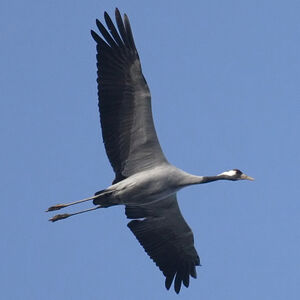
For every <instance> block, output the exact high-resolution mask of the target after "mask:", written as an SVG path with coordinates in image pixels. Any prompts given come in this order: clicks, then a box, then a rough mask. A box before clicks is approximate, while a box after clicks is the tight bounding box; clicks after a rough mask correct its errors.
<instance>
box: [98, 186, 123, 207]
mask: <svg viewBox="0 0 300 300" xmlns="http://www.w3.org/2000/svg"><path fill="white" fill-rule="evenodd" d="M112 194H113V191H107V190H101V191H98V192H96V193H95V196H97V195H99V196H98V197H97V198H95V199H94V200H93V204H94V205H101V206H102V207H109V206H113V205H117V204H118V203H116V202H115V201H114V200H115V199H114V197H112Z"/></svg>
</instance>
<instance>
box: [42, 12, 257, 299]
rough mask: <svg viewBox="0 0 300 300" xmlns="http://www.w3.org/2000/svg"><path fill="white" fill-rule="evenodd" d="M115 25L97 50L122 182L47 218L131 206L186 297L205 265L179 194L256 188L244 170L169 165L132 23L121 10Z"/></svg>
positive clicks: (142, 234)
mask: <svg viewBox="0 0 300 300" xmlns="http://www.w3.org/2000/svg"><path fill="white" fill-rule="evenodd" d="M115 18H116V25H117V27H115V25H114V23H113V22H112V20H111V18H110V17H109V15H108V14H107V13H106V12H105V13H104V19H105V22H106V26H107V28H108V30H107V29H106V28H105V26H104V25H103V24H102V23H101V22H100V21H99V20H96V24H97V27H98V29H99V31H100V33H101V35H102V36H100V35H98V34H97V33H96V32H95V31H93V30H92V31H91V35H92V37H93V39H94V40H95V42H96V45H97V68H98V72H97V74H98V80H97V82H98V98H99V111H100V120H101V128H102V135H103V141H104V145H105V150H106V153H107V156H108V159H109V161H110V163H111V166H112V168H113V170H114V172H115V179H114V181H113V183H112V185H111V186H109V187H108V188H106V189H104V190H101V191H99V192H97V193H95V195H94V196H93V197H90V198H86V199H82V200H80V201H76V202H72V203H67V204H57V205H54V206H51V207H49V208H48V210H47V211H54V210H59V209H61V208H65V207H67V206H70V205H74V204H77V203H82V202H85V201H89V200H93V203H94V205H96V206H95V207H92V208H90V209H86V210H82V211H78V212H75V213H70V214H59V215H56V216H54V217H52V218H51V219H50V221H52V222H55V221H58V220H62V219H65V218H68V217H70V216H73V215H77V214H81V213H84V212H87V211H91V210H96V209H99V208H106V207H110V206H113V205H125V214H126V216H127V218H129V219H133V220H132V221H131V222H129V223H128V227H129V229H130V230H131V231H132V233H133V234H134V235H135V236H136V238H137V240H138V241H139V243H140V244H141V245H142V246H143V247H144V249H145V251H146V252H147V254H148V255H149V256H150V257H151V259H152V260H153V261H154V262H155V263H156V265H157V266H158V267H159V269H160V270H161V271H162V272H163V274H164V276H165V286H166V288H167V289H169V288H170V287H171V285H172V283H173V281H174V289H175V292H176V293H179V291H180V288H181V285H182V283H183V284H184V285H185V286H186V287H188V286H189V279H190V276H191V277H193V278H196V276H197V274H196V266H199V265H200V259H199V256H198V254H197V251H196V249H195V248H194V237H193V233H192V230H191V229H190V227H189V226H188V224H187V223H186V221H185V220H184V218H183V216H182V214H181V212H180V209H179V206H178V203H177V192H178V191H179V190H180V189H182V188H184V187H187V186H190V185H194V184H201V183H207V182H212V181H216V180H232V181H236V180H245V179H247V180H254V179H253V178H252V177H250V176H247V175H245V174H243V173H242V172H241V171H240V170H238V169H233V170H230V171H226V172H223V173H220V174H218V175H215V176H195V175H192V174H189V173H186V172H184V171H182V170H181V169H178V168H176V167H175V166H173V165H172V164H170V163H169V162H168V161H167V159H166V157H165V155H164V153H163V152H162V149H161V146H160V144H159V141H158V138H157V135H156V131H155V128H154V124H153V119H152V110H151V95H150V90H149V88H148V85H147V82H146V80H145V78H144V76H143V73H142V69H141V63H140V59H139V55H138V52H137V50H136V46H135V43H134V39H133V35H132V31H131V27H130V23H129V19H128V17H127V15H126V14H124V18H123V19H122V17H121V15H120V12H119V10H118V9H116V10H115Z"/></svg>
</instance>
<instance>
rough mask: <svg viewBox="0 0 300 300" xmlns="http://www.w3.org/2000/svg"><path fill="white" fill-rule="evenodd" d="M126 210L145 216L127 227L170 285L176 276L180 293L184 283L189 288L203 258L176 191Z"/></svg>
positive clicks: (133, 216) (128, 213) (132, 216)
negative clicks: (179, 204)
mask: <svg viewBox="0 0 300 300" xmlns="http://www.w3.org/2000/svg"><path fill="white" fill-rule="evenodd" d="M125 213H126V216H127V217H128V218H129V219H141V218H142V220H133V221H131V222H129V223H128V225H127V226H128V227H129V228H130V230H131V231H132V232H133V234H134V235H135V236H136V238H137V239H138V241H139V242H140V244H141V245H142V246H143V247H144V249H145V251H146V252H147V254H148V255H149V256H150V257H151V258H152V260H153V261H154V262H155V263H156V265H157V266H158V267H159V269H160V270H161V271H162V272H163V274H164V275H165V277H166V280H165V286H166V288H167V289H169V288H170V286H171V285H172V282H173V280H174V278H175V281H174V288H175V291H176V293H179V291H180V288H181V283H182V282H183V284H184V285H185V286H186V287H188V286H189V279H190V276H192V277H194V278H196V277H197V273H196V266H199V265H200V259H199V256H198V254H197V251H196V249H195V248H194V237H193V233H192V231H191V229H190V227H189V226H188V225H187V223H186V222H185V220H184V218H183V216H182V215H181V212H180V209H179V207H178V203H177V199H176V194H174V195H172V196H170V197H168V198H165V199H163V200H161V201H158V202H155V203H152V204H148V205H145V206H144V205H143V206H126V208H125Z"/></svg>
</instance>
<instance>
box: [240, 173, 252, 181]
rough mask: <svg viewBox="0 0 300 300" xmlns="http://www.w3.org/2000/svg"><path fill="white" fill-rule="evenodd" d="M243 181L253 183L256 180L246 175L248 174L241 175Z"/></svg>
mask: <svg viewBox="0 0 300 300" xmlns="http://www.w3.org/2000/svg"><path fill="white" fill-rule="evenodd" d="M241 179H243V180H251V181H253V180H254V178H253V177H251V176H248V175H246V174H242V175H241Z"/></svg>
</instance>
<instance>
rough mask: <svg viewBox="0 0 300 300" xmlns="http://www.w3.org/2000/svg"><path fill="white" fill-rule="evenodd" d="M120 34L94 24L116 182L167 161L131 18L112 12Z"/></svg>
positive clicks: (102, 102)
mask: <svg viewBox="0 0 300 300" xmlns="http://www.w3.org/2000/svg"><path fill="white" fill-rule="evenodd" d="M115 16H116V23H117V27H118V30H117V29H116V27H115V25H114V24H113V22H112V20H111V18H110V17H109V15H108V14H107V13H106V12H105V13H104V17H105V22H106V25H107V28H108V29H109V32H108V31H107V30H106V28H105V27H104V26H103V24H102V23H101V22H100V21H99V20H97V21H96V24H97V27H98V29H99V31H100V33H101V34H102V37H100V36H99V35H98V34H97V33H95V32H94V31H93V30H92V31H91V34H92V37H93V38H94V40H95V41H96V42H97V67H98V80H97V81H98V96H99V111H100V119H101V127H102V135H103V141H104V144H105V149H106V153H107V156H108V158H109V160H110V163H111V165H112V167H113V169H114V171H115V173H116V178H115V181H114V183H116V182H118V181H120V180H122V179H124V178H126V177H129V176H131V175H133V174H135V173H137V172H139V171H143V170H146V169H149V168H151V167H154V166H156V165H158V164H161V163H162V162H164V161H166V159H165V157H164V154H163V152H162V150H161V147H160V145H159V142H158V139H157V135H156V132H155V128H154V124H153V119H152V111H151V96H150V91H149V88H148V85H147V82H146V80H145V78H144V76H143V74H142V69H141V64H140V59H139V56H138V53H137V50H136V47H135V43H134V40H133V35H132V31H131V28H130V23H129V19H128V17H127V16H126V15H124V22H123V20H122V17H121V15H120V12H119V10H118V9H116V11H115Z"/></svg>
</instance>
